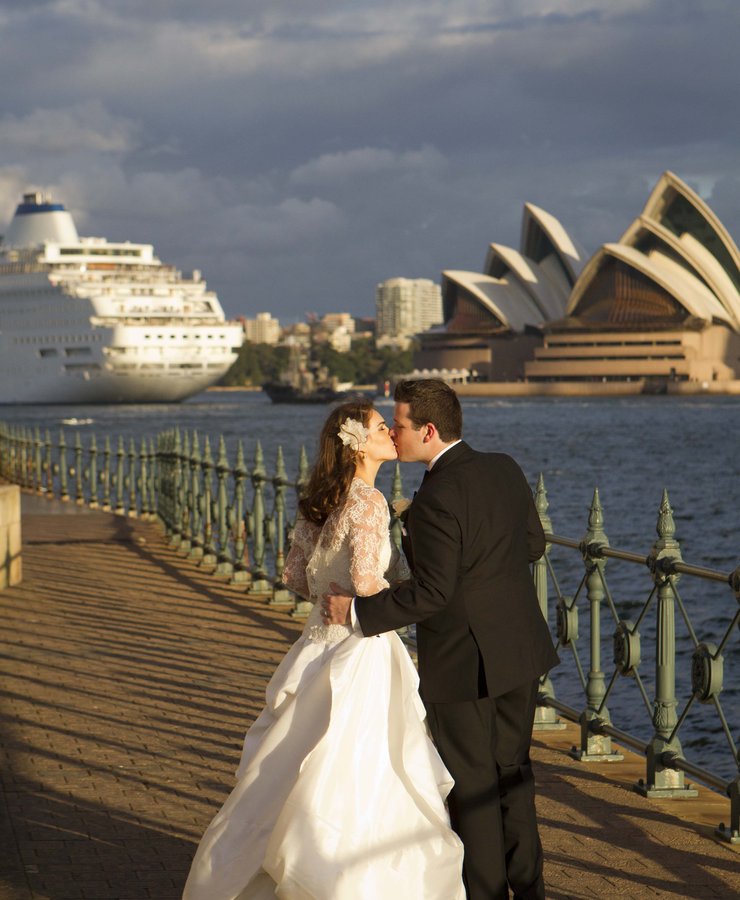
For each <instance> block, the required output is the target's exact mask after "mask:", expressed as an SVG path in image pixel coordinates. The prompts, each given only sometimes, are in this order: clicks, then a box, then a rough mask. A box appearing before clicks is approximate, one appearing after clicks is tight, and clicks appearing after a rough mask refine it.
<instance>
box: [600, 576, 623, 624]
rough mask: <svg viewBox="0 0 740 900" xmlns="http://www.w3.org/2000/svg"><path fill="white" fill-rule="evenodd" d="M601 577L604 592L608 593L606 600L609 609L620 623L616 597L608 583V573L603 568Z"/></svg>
mask: <svg viewBox="0 0 740 900" xmlns="http://www.w3.org/2000/svg"><path fill="white" fill-rule="evenodd" d="M598 571H599V577H600V578H601V586H602V587H603V588H604V594H605V595H606V601H607V603H608V605H609V609H610V610H611V613H612V618H613V619H614V621H615V622H616V623H617V624H619V613H618V612H617V606H616V604H615V603H614V599H613V598H612V592H611V591H610V590H609V585H608V584H607V583H606V575H605V574H604V570H603V569H601V568H600V569H599V570H598Z"/></svg>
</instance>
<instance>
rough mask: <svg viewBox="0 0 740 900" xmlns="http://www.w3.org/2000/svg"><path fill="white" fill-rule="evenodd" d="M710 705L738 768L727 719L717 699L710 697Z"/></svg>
mask: <svg viewBox="0 0 740 900" xmlns="http://www.w3.org/2000/svg"><path fill="white" fill-rule="evenodd" d="M712 703H713V704H714V709H715V711H716V713H717V715H718V716H719V720H720V722H721V723H722V729H723V731H724V733H725V737H726V738H727V743H728V744H729V745H730V750H732V755H733V756H734V757H735V759H736V760H738V766H739V767H740V759H738V755H737V746H736V745H735V740H734V738H733V737H732V732H731V731H730V726H729V725H728V724H727V719H726V718H725V713H724V710H723V709H722V704H721V703H720V701H719V697H716V696H715V697H712Z"/></svg>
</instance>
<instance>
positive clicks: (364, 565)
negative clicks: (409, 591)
mask: <svg viewBox="0 0 740 900" xmlns="http://www.w3.org/2000/svg"><path fill="white" fill-rule="evenodd" d="M347 515H348V517H349V547H350V563H349V575H350V579H351V581H352V589H353V590H354V592H355V594H356V595H357V596H359V597H366V596H368V595H370V594H376V593H377V592H378V591H382V590H383V588H386V587H388V582H387V581H386V579H385V578H384V577H383V571H384V569H385V564H384V562H382V561H381V554H382V552H383V550H385V549H387V546H388V542H389V541H390V535H389V532H388V523H389V519H390V514H389V511H388V503H387V502H386V499H385V497H384V496H383V495H382V494H381V493H380V491H377V490H375V489H370V490H367V491H363V492H362V493H361V494H358V495H356V496H354V497H352V498H350V500H349V501H348V503H347ZM386 559H387V557H386Z"/></svg>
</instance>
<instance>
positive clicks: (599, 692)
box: [573, 488, 624, 762]
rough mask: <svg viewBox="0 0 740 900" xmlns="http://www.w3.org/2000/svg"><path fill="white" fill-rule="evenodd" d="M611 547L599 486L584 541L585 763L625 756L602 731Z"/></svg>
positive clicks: (607, 720)
mask: <svg viewBox="0 0 740 900" xmlns="http://www.w3.org/2000/svg"><path fill="white" fill-rule="evenodd" d="M608 546H609V539H608V538H607V536H606V534H605V532H604V511H603V509H602V506H601V500H600V499H599V489H598V488H596V489H595V490H594V496H593V500H592V502H591V508H590V510H589V514H588V529H587V531H586V534H585V536H584V538H583V540H582V542H581V554H582V556H583V562H584V564H585V566H586V590H587V596H588V601H589V605H590V619H591V668H590V669H589V673H588V679H587V681H586V709H585V710H584V711H583V712H582V713H581V717H580V723H581V746H580V748H578V749H576V750H574V752H573V755H574V756H575V757H576V759H579V760H581V761H582V762H603V761H604V760H620V759H624V756H623V755H622V754H621V753H613V752H612V739H611V737H609V735H606V734H599V733H598V728H599V725H601V724H611V718H610V717H609V710H608V709H607V708H606V706H604V705H603V700H604V696H605V694H606V688H605V687H604V682H605V676H604V672H603V671H602V668H601V603H602V601H603V600H604V598H605V596H606V591H605V590H604V583H603V579H604V569H605V568H606V562H607V561H606V559H604V558H603V557H602V556H601V554H600V553H599V550H600V549H601V548H602V547H608Z"/></svg>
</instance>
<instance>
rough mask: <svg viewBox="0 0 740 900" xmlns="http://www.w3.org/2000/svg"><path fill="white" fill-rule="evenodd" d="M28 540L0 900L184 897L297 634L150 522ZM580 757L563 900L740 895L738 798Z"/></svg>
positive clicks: (30, 535)
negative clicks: (267, 690)
mask: <svg viewBox="0 0 740 900" xmlns="http://www.w3.org/2000/svg"><path fill="white" fill-rule="evenodd" d="M60 513H61V514H60ZM23 530H24V534H23V537H24V548H23V566H24V581H23V583H22V584H21V585H19V586H17V587H14V588H11V589H8V590H6V591H2V592H0V787H1V788H2V793H1V796H0V900H41V898H44V900H78V898H80V900H81V898H86V900H111V898H114V900H144V898H159V900H168V898H177V897H180V894H181V890H182V885H183V882H184V880H185V877H186V874H187V871H188V867H189V864H190V860H191V858H192V855H193V852H194V850H195V846H196V844H197V841H198V839H199V837H200V835H201V833H202V831H203V829H204V828H205V826H206V824H207V823H208V821H209V820H210V818H211V816H212V815H213V813H214V812H215V810H216V809H217V808H218V806H219V805H220V804H221V802H222V801H223V799H224V798H225V797H226V795H227V794H228V792H229V790H230V788H231V785H232V784H233V773H234V769H235V767H236V764H237V761H238V757H239V752H240V749H241V741H242V737H243V734H244V730H245V728H246V726H247V725H248V723H249V722H250V721H251V720H252V719H253V718H254V717H255V715H256V714H257V712H258V711H259V709H260V707H261V705H262V697H263V692H264V687H265V684H266V682H267V679H268V678H269V676H270V673H271V671H272V670H273V668H274V666H275V664H276V663H277V661H278V660H279V659H280V658H281V656H282V654H283V653H284V652H285V649H286V647H287V646H288V645H289V643H290V642H291V641H292V640H293V639H294V638H295V636H296V635H297V633H298V631H299V630H300V627H301V626H300V623H298V622H296V621H295V620H293V619H291V617H290V616H289V615H288V614H287V613H286V612H284V611H280V610H276V609H272V608H270V607H269V606H268V605H267V603H266V600H265V599H264V598H250V597H248V596H246V595H245V592H244V590H243V588H240V587H237V586H231V585H228V584H224V583H223V582H220V581H218V580H216V579H215V578H214V577H213V576H211V575H210V574H208V573H207V572H205V571H203V570H202V569H200V568H198V567H197V566H196V565H195V564H194V563H193V562H192V561H189V560H186V559H182V558H181V557H179V556H178V555H177V554H176V553H175V552H174V551H172V550H170V549H168V548H167V547H166V545H165V543H164V541H163V539H162V536H161V534H160V531H159V530H158V528H157V527H156V526H154V525H152V524H150V523H144V522H140V521H138V520H135V519H124V518H120V517H116V516H113V515H110V514H106V513H100V512H91V511H87V510H86V511H83V510H79V509H77V508H75V507H74V506H71V505H63V504H60V503H58V502H47V501H44V500H41V499H37V498H33V497H25V498H24V517H23ZM576 740H577V732H576V730H575V728H574V727H572V726H569V728H568V729H566V730H565V731H560V732H550V733H544V732H541V733H538V735H537V738H536V741H535V747H534V756H535V761H536V775H537V781H538V788H539V799H538V804H539V813H540V820H541V824H542V836H543V842H544V846H545V854H546V880H547V884H548V896H549V897H551V898H570V897H573V898H586V897H594V896H598V897H602V898H610V897H656V896H657V897H697V898H699V897H733V896H738V895H740V848H738V847H731V846H729V845H726V844H723V843H720V842H718V841H716V840H714V839H713V837H712V830H713V826H714V825H715V824H717V823H718V822H719V821H720V820H723V819H724V821H727V819H728V811H729V805H728V802H727V801H726V800H725V799H724V798H722V797H720V796H719V795H717V794H715V793H713V792H710V791H704V790H702V792H701V797H700V798H699V800H697V801H673V802H671V801H661V802H658V801H654V800H645V799H643V798H641V797H639V796H638V795H636V794H635V793H634V792H632V791H631V784H632V783H634V782H635V781H636V780H637V778H638V777H639V776H640V775H642V774H643V771H644V764H643V763H642V761H641V760H638V759H637V758H636V757H634V756H633V755H632V754H629V753H628V754H627V757H628V758H627V759H626V760H625V762H624V763H611V764H607V763H603V764H598V765H594V764H588V765H586V764H582V763H577V762H575V761H573V760H572V759H571V758H570V757H569V756H568V755H567V752H566V751H567V749H568V748H569V747H570V745H571V744H573V743H574V742H575V741H576ZM379 900H380V898H379ZM410 900H411V898H410ZM419 900H422V898H419Z"/></svg>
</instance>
